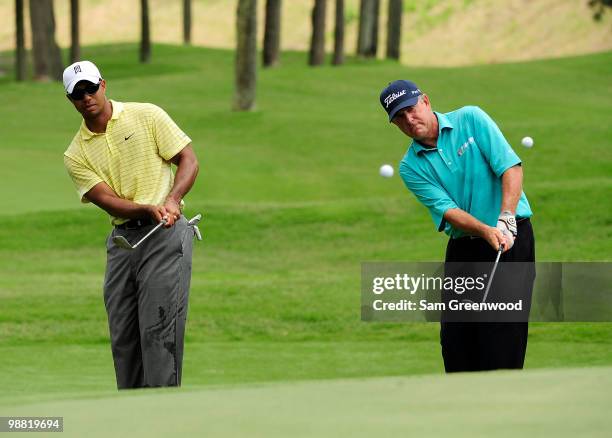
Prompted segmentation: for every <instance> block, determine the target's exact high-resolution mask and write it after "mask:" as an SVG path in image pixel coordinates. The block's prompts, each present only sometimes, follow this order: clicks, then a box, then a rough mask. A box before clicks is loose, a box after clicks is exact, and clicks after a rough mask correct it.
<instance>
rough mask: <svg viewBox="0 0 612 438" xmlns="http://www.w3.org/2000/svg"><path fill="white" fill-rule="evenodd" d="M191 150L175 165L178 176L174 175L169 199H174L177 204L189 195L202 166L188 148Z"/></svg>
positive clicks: (180, 157) (182, 155) (176, 161)
mask: <svg viewBox="0 0 612 438" xmlns="http://www.w3.org/2000/svg"><path fill="white" fill-rule="evenodd" d="M188 148H189V150H188V151H185V152H186V153H184V154H181V155H180V156H179V157H177V159H176V160H173V163H174V164H176V166H177V168H176V175H174V184H173V186H172V189H171V190H170V193H168V196H167V198H168V199H172V200H174V201H176V202H180V201H181V199H183V197H184V196H185V195H186V194H187V193H189V190H191V187H193V183H194V182H195V180H196V177H197V176H198V171H199V169H200V166H199V164H198V160H197V158H196V156H195V154H194V153H193V151H192V150H191V147H190V146H188Z"/></svg>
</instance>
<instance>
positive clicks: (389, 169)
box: [380, 164, 393, 178]
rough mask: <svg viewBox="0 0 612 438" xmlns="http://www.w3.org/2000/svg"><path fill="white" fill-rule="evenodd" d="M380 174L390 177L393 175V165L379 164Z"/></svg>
mask: <svg viewBox="0 0 612 438" xmlns="http://www.w3.org/2000/svg"><path fill="white" fill-rule="evenodd" d="M380 176H384V177H385V178H391V177H392V176H393V166H391V165H390V164H383V165H382V166H380Z"/></svg>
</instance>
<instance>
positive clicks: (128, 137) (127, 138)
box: [125, 132, 136, 141]
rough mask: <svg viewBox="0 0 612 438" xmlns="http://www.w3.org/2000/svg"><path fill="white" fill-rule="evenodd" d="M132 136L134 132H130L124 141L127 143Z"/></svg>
mask: <svg viewBox="0 0 612 438" xmlns="http://www.w3.org/2000/svg"><path fill="white" fill-rule="evenodd" d="M134 134H136V133H135V132H132V133H131V134H130V135H128V136H127V137H125V141H128V140H129V139H130V137H131V136H132V135H134Z"/></svg>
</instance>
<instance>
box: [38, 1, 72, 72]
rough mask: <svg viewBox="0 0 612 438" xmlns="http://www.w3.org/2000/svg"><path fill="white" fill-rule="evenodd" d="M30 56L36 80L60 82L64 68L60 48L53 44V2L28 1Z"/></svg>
mask: <svg viewBox="0 0 612 438" xmlns="http://www.w3.org/2000/svg"><path fill="white" fill-rule="evenodd" d="M30 23H31V26H32V55H33V56H34V77H35V79H37V80H49V79H55V80H61V79H62V72H63V70H64V66H63V63H62V54H61V52H60V48H59V47H58V45H57V43H56V42H55V15H54V14H53V0H30Z"/></svg>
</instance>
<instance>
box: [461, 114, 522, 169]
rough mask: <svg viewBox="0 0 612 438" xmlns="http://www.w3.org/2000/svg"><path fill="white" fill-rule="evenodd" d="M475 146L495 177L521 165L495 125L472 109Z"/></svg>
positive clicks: (486, 115) (491, 120)
mask: <svg viewBox="0 0 612 438" xmlns="http://www.w3.org/2000/svg"><path fill="white" fill-rule="evenodd" d="M472 108H473V111H472V116H473V120H474V128H475V131H476V139H475V140H476V144H477V145H478V148H479V149H480V151H481V152H482V154H483V155H484V157H485V159H486V160H487V162H488V163H489V166H491V169H492V170H493V172H494V173H495V175H496V176H497V177H501V176H502V175H503V173H504V172H505V171H506V170H508V169H509V168H511V167H512V166H516V165H517V164H520V163H521V159H520V158H519V157H518V155H517V154H516V153H515V152H514V150H513V149H512V146H510V144H509V143H508V141H507V140H506V138H505V137H504V135H503V134H502V132H501V130H500V129H499V127H498V126H497V124H496V123H495V122H494V121H493V119H492V118H491V117H489V115H488V114H487V113H485V112H484V111H483V110H482V109H480V108H478V107H472Z"/></svg>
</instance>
